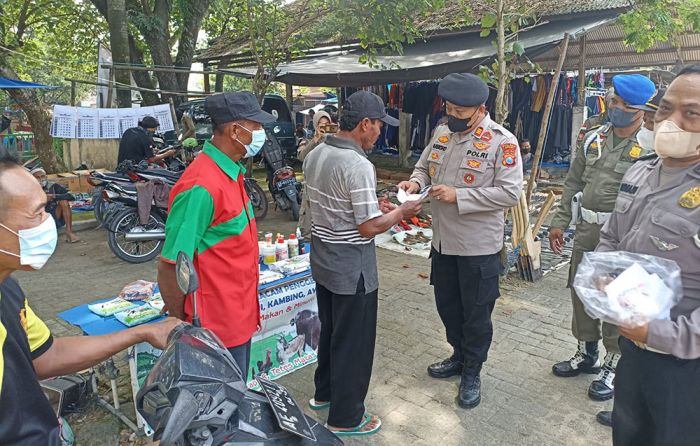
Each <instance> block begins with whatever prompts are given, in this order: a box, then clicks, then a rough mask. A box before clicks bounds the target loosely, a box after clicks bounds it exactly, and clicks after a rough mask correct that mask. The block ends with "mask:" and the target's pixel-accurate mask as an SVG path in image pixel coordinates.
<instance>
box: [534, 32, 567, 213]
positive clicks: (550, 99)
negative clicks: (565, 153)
mask: <svg viewBox="0 0 700 446" xmlns="http://www.w3.org/2000/svg"><path fill="white" fill-rule="evenodd" d="M568 49H569V33H565V34H564V40H562V41H561V44H560V48H559V51H560V53H559V61H558V62H557V70H556V71H555V72H554V77H553V78H552V85H550V87H549V94H548V95H547V105H546V106H545V108H544V116H543V118H542V126H541V127H540V136H539V138H538V140H537V149H536V150H535V156H534V157H533V159H532V172H531V173H530V180H529V181H528V182H527V193H526V194H525V198H526V199H527V203H528V205H529V204H530V198H531V196H532V189H533V187H534V185H535V180H536V179H537V175H538V174H539V173H540V159H541V158H542V152H543V150H544V141H545V139H546V138H547V131H548V130H549V116H550V114H551V111H552V105H553V104H554V96H556V94H557V87H558V86H559V75H560V74H561V68H562V66H563V65H564V59H566V51H567V50H568Z"/></svg>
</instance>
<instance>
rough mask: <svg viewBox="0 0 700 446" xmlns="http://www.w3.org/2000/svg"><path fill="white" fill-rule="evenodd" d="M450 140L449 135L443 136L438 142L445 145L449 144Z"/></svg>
mask: <svg viewBox="0 0 700 446" xmlns="http://www.w3.org/2000/svg"><path fill="white" fill-rule="evenodd" d="M449 140H450V137H449V136H447V135H443V136H441V137H439V138H438V142H441V143H443V144H445V143H447V142H448V141H449Z"/></svg>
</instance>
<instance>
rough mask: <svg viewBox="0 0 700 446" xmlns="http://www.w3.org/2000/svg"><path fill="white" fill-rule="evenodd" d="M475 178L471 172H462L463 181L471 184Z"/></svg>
mask: <svg viewBox="0 0 700 446" xmlns="http://www.w3.org/2000/svg"><path fill="white" fill-rule="evenodd" d="M475 179H476V177H475V176H474V174H473V173H465V174H464V182H465V183H466V184H472V183H473V182H474V180H475Z"/></svg>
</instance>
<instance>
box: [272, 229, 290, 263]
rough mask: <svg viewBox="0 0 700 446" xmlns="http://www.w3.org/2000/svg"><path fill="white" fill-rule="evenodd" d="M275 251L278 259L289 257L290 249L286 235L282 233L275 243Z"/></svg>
mask: <svg viewBox="0 0 700 446" xmlns="http://www.w3.org/2000/svg"><path fill="white" fill-rule="evenodd" d="M275 253H276V254H277V256H276V257H277V261H278V262H279V261H280V260H286V259H288V258H289V251H288V248H287V242H286V240H285V239H284V236H282V235H280V236H279V238H278V239H277V243H276V244H275Z"/></svg>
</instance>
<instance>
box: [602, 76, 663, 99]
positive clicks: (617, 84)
mask: <svg viewBox="0 0 700 446" xmlns="http://www.w3.org/2000/svg"><path fill="white" fill-rule="evenodd" d="M612 83H613V87H614V88H615V94H616V95H617V96H619V97H620V98H622V99H623V100H624V101H625V102H626V103H627V105H644V104H646V103H647V102H648V101H649V100H650V99H651V98H652V97H653V96H654V93H656V86H655V85H654V83H653V82H652V81H651V80H649V78H648V77H645V76H642V75H641V74H618V75H617V76H615V77H613V80H612Z"/></svg>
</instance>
